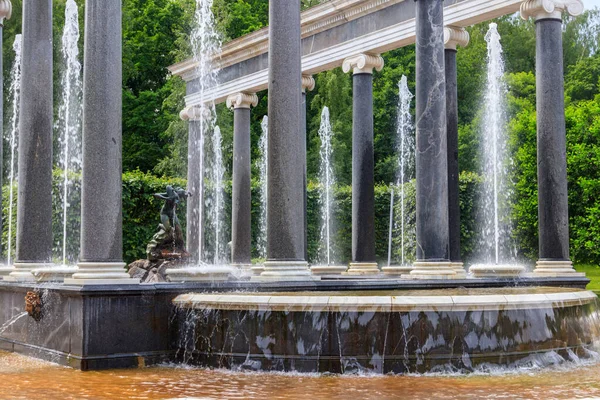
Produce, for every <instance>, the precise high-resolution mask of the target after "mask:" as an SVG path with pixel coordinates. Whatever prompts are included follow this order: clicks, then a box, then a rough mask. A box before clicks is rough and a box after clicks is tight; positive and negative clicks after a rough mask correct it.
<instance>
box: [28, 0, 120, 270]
mask: <svg viewBox="0 0 600 400" xmlns="http://www.w3.org/2000/svg"><path fill="white" fill-rule="evenodd" d="M22 57H23V58H22V61H21V71H22V81H21V115H22V116H23V117H22V118H20V120H19V124H20V127H19V129H20V131H19V195H18V205H17V253H16V262H17V263H42V264H43V263H47V262H50V261H51V257H52V118H53V91H52V87H53V86H52V1H51V0H39V1H26V2H24V4H23V55H22ZM119 84H120V82H119ZM119 87H120V86H119ZM119 200H120V198H119Z"/></svg>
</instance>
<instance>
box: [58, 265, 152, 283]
mask: <svg viewBox="0 0 600 400" xmlns="http://www.w3.org/2000/svg"><path fill="white" fill-rule="evenodd" d="M139 283H140V280H139V279H135V278H132V277H130V276H129V274H128V273H127V272H125V263H123V262H80V263H78V264H77V272H75V273H74V274H73V276H71V277H70V278H65V285H76V286H87V285H137V284H139Z"/></svg>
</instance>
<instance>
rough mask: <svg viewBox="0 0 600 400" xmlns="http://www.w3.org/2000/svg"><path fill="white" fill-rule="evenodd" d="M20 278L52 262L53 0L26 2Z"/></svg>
mask: <svg viewBox="0 0 600 400" xmlns="http://www.w3.org/2000/svg"><path fill="white" fill-rule="evenodd" d="M21 73H22V83H21V109H20V110H21V115H22V116H23V118H21V119H20V127H19V130H20V133H19V160H18V168H19V169H18V170H19V189H18V203H17V252H16V261H15V268H16V271H14V272H12V273H11V274H10V275H11V277H12V278H15V279H17V280H19V279H23V280H32V279H33V276H32V275H31V272H30V270H31V268H30V267H32V266H40V264H42V265H43V264H46V263H49V262H50V261H51V259H52V119H53V91H52V1H51V0H38V1H26V2H24V3H23V54H22V63H21Z"/></svg>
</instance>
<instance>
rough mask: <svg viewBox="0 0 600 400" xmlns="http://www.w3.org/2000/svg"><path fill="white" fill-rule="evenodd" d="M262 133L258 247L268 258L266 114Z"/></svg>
mask: <svg viewBox="0 0 600 400" xmlns="http://www.w3.org/2000/svg"><path fill="white" fill-rule="evenodd" d="M260 126H261V128H262V135H261V137H260V141H259V143H258V149H259V153H260V158H259V160H258V171H259V174H260V220H259V221H260V222H259V226H260V230H259V233H258V235H257V246H256V247H257V249H258V256H259V257H260V258H267V201H268V200H267V199H268V194H269V188H268V185H267V181H268V169H267V166H268V165H269V118H268V117H267V116H266V115H265V116H264V118H263V120H262V123H261V124H260Z"/></svg>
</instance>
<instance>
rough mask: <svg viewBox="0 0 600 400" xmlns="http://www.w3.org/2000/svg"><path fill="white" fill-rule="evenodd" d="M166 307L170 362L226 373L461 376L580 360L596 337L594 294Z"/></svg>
mask: <svg viewBox="0 0 600 400" xmlns="http://www.w3.org/2000/svg"><path fill="white" fill-rule="evenodd" d="M174 304H175V305H176V306H177V307H178V308H179V311H178V319H179V322H178V326H179V327H180V343H179V353H178V354H179V357H181V358H182V359H183V360H185V361H186V362H189V363H193V364H198V365H202V366H209V367H218V368H231V369H239V368H241V369H252V370H268V371H300V372H334V373H348V372H361V371H370V372H377V373H388V372H394V373H407V372H427V371H435V370H437V369H440V368H448V367H451V368H452V369H459V370H465V371H469V370H472V369H475V368H476V367H478V366H480V365H482V364H497V365H510V364H512V363H515V362H523V360H525V362H527V360H528V359H531V357H536V355H538V354H544V353H547V352H556V353H558V354H560V355H562V356H563V357H564V358H566V359H569V358H573V359H575V358H576V357H585V356H586V355H588V354H590V353H589V349H590V347H591V346H592V344H593V342H594V341H595V340H597V339H598V338H599V334H600V324H599V318H598V309H597V297H596V295H595V294H594V293H592V292H589V291H586V290H579V289H568V288H545V287H544V288H498V289H444V290H427V291H421V290H415V291H412V290H408V291H355V292H352V291H349V292H300V293H292V292H289V293H286V292H279V293H233V292H232V293H217V294H195V293H192V294H185V295H180V296H178V297H177V298H176V299H175V300H174ZM541 358H542V359H543V357H541Z"/></svg>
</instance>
